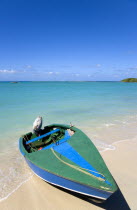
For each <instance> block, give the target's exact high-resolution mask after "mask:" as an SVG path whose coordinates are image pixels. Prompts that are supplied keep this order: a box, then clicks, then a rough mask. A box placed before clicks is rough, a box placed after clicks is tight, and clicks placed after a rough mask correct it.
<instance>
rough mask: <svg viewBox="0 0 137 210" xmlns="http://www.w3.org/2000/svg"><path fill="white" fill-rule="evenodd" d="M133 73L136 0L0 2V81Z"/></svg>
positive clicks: (111, 77) (117, 76)
mask: <svg viewBox="0 0 137 210" xmlns="http://www.w3.org/2000/svg"><path fill="white" fill-rule="evenodd" d="M127 77H137V0H78V1H77V0H1V2H0V81H4V80H6V81H7V80H10V81H11V80H19V81H22V80H29V81H30V80H34V81H35V80H46V81H50V80H51V81H52V80H55V81H56V80H59V81H64V80H76V81H79V80H89V81H100V80H101V81H107V80H114V81H115V80H116V81H119V80H121V79H123V78H127Z"/></svg>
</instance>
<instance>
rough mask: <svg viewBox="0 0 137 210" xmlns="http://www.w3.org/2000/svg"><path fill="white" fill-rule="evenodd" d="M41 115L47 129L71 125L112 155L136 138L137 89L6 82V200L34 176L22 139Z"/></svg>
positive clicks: (0, 138) (2, 141)
mask: <svg viewBox="0 0 137 210" xmlns="http://www.w3.org/2000/svg"><path fill="white" fill-rule="evenodd" d="M39 115H40V116H43V120H44V125H46V124H52V123H55V122H56V123H64V124H70V122H71V123H72V124H74V125H75V126H76V127H78V128H80V129H82V130H83V131H84V132H85V133H86V134H87V135H88V136H89V137H90V138H92V140H93V142H94V143H95V145H96V146H97V147H98V148H99V149H105V148H108V149H109V148H110V149H111V148H112V147H111V144H112V143H113V142H115V141H119V140H124V139H126V138H133V137H134V135H136V125H137V83H121V82H19V83H10V82H0V157H1V160H2V161H1V167H0V189H2V190H1V192H0V198H1V199H4V198H6V197H7V196H8V195H9V194H10V193H12V192H13V191H14V190H15V189H16V188H17V187H18V186H20V184H21V183H22V182H24V181H25V180H26V179H27V178H29V177H30V176H31V172H30V170H29V169H28V168H27V166H26V164H25V163H24V161H23V159H22V157H21V155H20V154H19V152H18V138H19V137H20V135H22V134H23V133H26V132H29V131H31V130H32V124H33V121H34V120H35V118H36V117H37V116H39ZM112 134H113V135H112Z"/></svg>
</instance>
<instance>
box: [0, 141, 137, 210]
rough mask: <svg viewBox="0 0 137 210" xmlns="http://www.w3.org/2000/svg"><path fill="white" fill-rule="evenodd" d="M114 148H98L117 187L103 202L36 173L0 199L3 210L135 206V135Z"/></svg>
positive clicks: (136, 177) (136, 191)
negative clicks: (78, 195)
mask: <svg viewBox="0 0 137 210" xmlns="http://www.w3.org/2000/svg"><path fill="white" fill-rule="evenodd" d="M113 145H114V146H115V147H116V149H115V150H107V151H104V152H101V155H102V156H103V159H104V160H105V162H106V164H107V166H108V168H109V170H110V171H111V173H112V175H113V177H114V179H115V180H116V182H117V184H118V186H119V189H120V190H119V191H118V192H116V193H115V194H114V195H113V196H112V197H110V198H109V199H108V200H107V201H106V202H105V203H103V204H95V203H94V202H92V201H90V200H87V199H83V198H80V197H77V196H74V195H72V194H71V193H68V192H64V191H62V190H60V189H58V188H56V187H53V186H52V185H50V184H48V183H46V182H44V181H43V180H41V179H39V178H38V177H36V176H35V175H34V176H33V177H32V178H31V179H30V180H29V181H27V182H26V183H24V184H23V185H22V186H21V187H19V188H18V189H17V190H16V191H15V192H14V193H12V194H11V195H10V196H9V197H8V198H7V199H6V200H4V201H2V202H1V203H0V209H3V210H28V209H33V210H44V209H50V210H51V209H54V210H59V209H60V210H67V209H68V210H69V209H72V210H73V209H74V210H76V209H79V210H86V209H112V210H113V209H124V210H126V209H132V210H136V209H137V201H136V194H137V176H136V174H137V167H136V166H137V152H136V148H137V138H134V139H132V140H127V141H121V142H117V143H114V144H113Z"/></svg>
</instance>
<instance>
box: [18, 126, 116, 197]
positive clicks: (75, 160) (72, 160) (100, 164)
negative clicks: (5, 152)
mask: <svg viewBox="0 0 137 210" xmlns="http://www.w3.org/2000/svg"><path fill="white" fill-rule="evenodd" d="M53 128H59V129H60V130H61V131H60V132H59V133H58V132H57V133H56V134H51V135H49V136H48V137H46V138H45V139H44V138H43V139H44V140H43V139H42V140H41V139H40V140H38V141H36V142H32V143H30V144H28V145H26V142H28V141H29V140H30V139H33V138H35V136H34V135H32V133H28V134H25V135H23V137H21V138H20V144H19V145H20V151H21V153H22V154H23V155H24V157H25V159H26V160H28V161H29V162H30V163H32V164H34V165H35V166H37V167H39V168H40V169H42V170H44V171H46V172H49V173H51V174H54V175H56V176H58V177H62V178H63V179H65V180H70V181H72V182H75V183H77V184H80V185H84V186H87V187H91V188H92V189H97V190H99V191H102V192H103V191H104V192H107V193H108V194H109V195H111V194H112V193H114V192H115V191H116V190H117V189H118V188H117V185H116V183H115V181H114V179H113V177H112V175H111V173H110V172H109V170H108V168H107V166H106V164H105V162H104V160H103V159H102V157H101V155H100V153H99V152H98V150H97V149H96V147H95V146H94V144H93V143H92V141H91V140H90V139H89V138H88V137H87V136H86V135H85V134H84V133H83V132H82V131H81V130H79V129H78V128H76V127H71V130H72V131H73V132H74V134H73V135H72V136H71V137H70V138H69V139H66V140H63V139H65V130H66V129H70V126H69V125H60V124H53V125H49V126H46V127H45V128H44V130H43V131H42V132H43V134H44V133H46V132H47V131H51V130H53ZM66 147H67V149H66ZM39 148H40V149H41V148H42V150H39ZM73 153H74V157H73ZM108 197H109V196H108Z"/></svg>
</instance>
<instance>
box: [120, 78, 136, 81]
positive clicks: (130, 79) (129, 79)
mask: <svg viewBox="0 0 137 210" xmlns="http://www.w3.org/2000/svg"><path fill="white" fill-rule="evenodd" d="M121 82H137V78H127V79H123V80H121Z"/></svg>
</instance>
